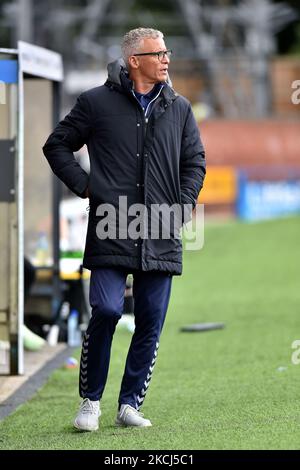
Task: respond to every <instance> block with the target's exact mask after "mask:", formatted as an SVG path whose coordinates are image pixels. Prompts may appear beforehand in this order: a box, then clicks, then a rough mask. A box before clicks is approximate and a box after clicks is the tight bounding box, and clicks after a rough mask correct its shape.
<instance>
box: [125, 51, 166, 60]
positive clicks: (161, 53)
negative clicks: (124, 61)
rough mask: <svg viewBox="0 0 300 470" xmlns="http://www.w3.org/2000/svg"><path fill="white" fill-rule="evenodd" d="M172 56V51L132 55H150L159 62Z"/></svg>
mask: <svg viewBox="0 0 300 470" xmlns="http://www.w3.org/2000/svg"><path fill="white" fill-rule="evenodd" d="M171 54H172V50H171V49H168V50H167V51H158V52H142V53H141V54H133V55H134V56H138V55H152V56H157V58H158V60H159V61H160V62H161V61H162V60H163V59H164V58H165V57H166V56H167V57H168V59H169V58H170V56H171Z"/></svg>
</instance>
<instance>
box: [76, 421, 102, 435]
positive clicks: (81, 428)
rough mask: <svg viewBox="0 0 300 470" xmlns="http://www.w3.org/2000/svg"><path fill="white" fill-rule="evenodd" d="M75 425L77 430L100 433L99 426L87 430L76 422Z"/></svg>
mask: <svg viewBox="0 0 300 470" xmlns="http://www.w3.org/2000/svg"><path fill="white" fill-rule="evenodd" d="M73 424H74V427H75V428H76V429H79V431H87V432H88V431H98V429H99V426H95V427H94V428H85V427H82V426H79V424H77V422H76V421H74V423H73Z"/></svg>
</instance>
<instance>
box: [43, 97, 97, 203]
mask: <svg viewBox="0 0 300 470" xmlns="http://www.w3.org/2000/svg"><path fill="white" fill-rule="evenodd" d="M90 122H91V114H90V111H89V105H88V102H87V100H86V98H85V96H84V95H83V94H82V95H80V96H79V97H78V99H77V102H76V104H75V106H74V107H73V109H72V110H71V111H70V113H69V114H68V115H67V116H66V117H65V118H64V119H63V120H62V121H60V123H59V124H58V125H57V126H56V127H55V129H54V131H53V132H52V134H50V136H49V137H48V139H47V141H46V143H45V145H44V146H43V152H44V155H45V157H46V158H47V160H48V162H49V165H50V166H51V169H52V171H53V172H54V173H55V174H56V176H57V177H58V178H59V179H60V180H62V181H63V182H64V183H65V185H66V186H67V187H68V188H69V189H70V190H71V191H72V192H73V193H75V194H76V195H77V196H79V197H82V198H85V197H88V190H87V188H88V182H89V176H88V174H87V173H86V172H85V171H84V170H83V169H82V168H81V166H80V165H79V163H78V162H77V161H76V159H75V157H74V154H73V152H77V151H78V150H79V149H81V147H82V146H83V145H84V144H85V143H87V141H88V138H89V134H90V131H91V124H90Z"/></svg>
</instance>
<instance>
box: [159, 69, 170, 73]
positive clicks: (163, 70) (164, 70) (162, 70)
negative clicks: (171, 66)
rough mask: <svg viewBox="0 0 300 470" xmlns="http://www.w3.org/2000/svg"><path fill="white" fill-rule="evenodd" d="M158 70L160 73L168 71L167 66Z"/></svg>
mask: <svg viewBox="0 0 300 470" xmlns="http://www.w3.org/2000/svg"><path fill="white" fill-rule="evenodd" d="M160 71H161V72H162V73H168V69H167V68H164V69H161V70H160Z"/></svg>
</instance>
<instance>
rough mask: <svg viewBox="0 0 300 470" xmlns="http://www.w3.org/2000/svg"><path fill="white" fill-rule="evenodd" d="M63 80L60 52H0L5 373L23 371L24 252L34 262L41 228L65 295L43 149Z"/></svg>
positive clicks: (29, 48) (55, 190) (55, 196)
mask: <svg viewBox="0 0 300 470" xmlns="http://www.w3.org/2000/svg"><path fill="white" fill-rule="evenodd" d="M62 80H63V66H62V58H61V56H60V54H57V53H56V52H53V51H50V50H47V49H44V48H41V47H38V46H35V45H32V44H28V43H25V42H23V41H19V42H18V48H17V49H1V48H0V256H1V263H0V343H1V344H2V345H3V344H6V345H8V347H7V355H8V361H7V362H8V364H7V370H4V369H3V367H2V366H3V365H4V364H2V366H1V365H0V373H5V374H10V375H19V374H23V373H24V353H23V351H24V347H23V335H22V328H23V324H24V255H26V256H28V257H29V258H34V255H35V254H34V252H35V250H36V246H35V245H36V242H37V231H38V230H43V232H44V234H46V236H47V238H48V240H49V260H51V265H52V269H53V281H52V283H53V285H52V288H53V302H54V303H55V302H57V299H58V298H59V289H60V283H59V198H60V187H59V181H58V180H57V178H56V177H54V176H53V175H52V173H51V171H50V169H49V167H48V166H47V162H46V161H45V159H44V158H43V156H42V148H41V146H42V144H43V142H44V141H45V139H46V137H47V136H48V134H49V133H50V131H51V129H52V128H53V126H54V125H55V124H56V123H57V121H58V119H59V101H60V83H61V82H62ZM53 309H55V305H53ZM1 357H2V359H3V357H4V354H2V356H1Z"/></svg>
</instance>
